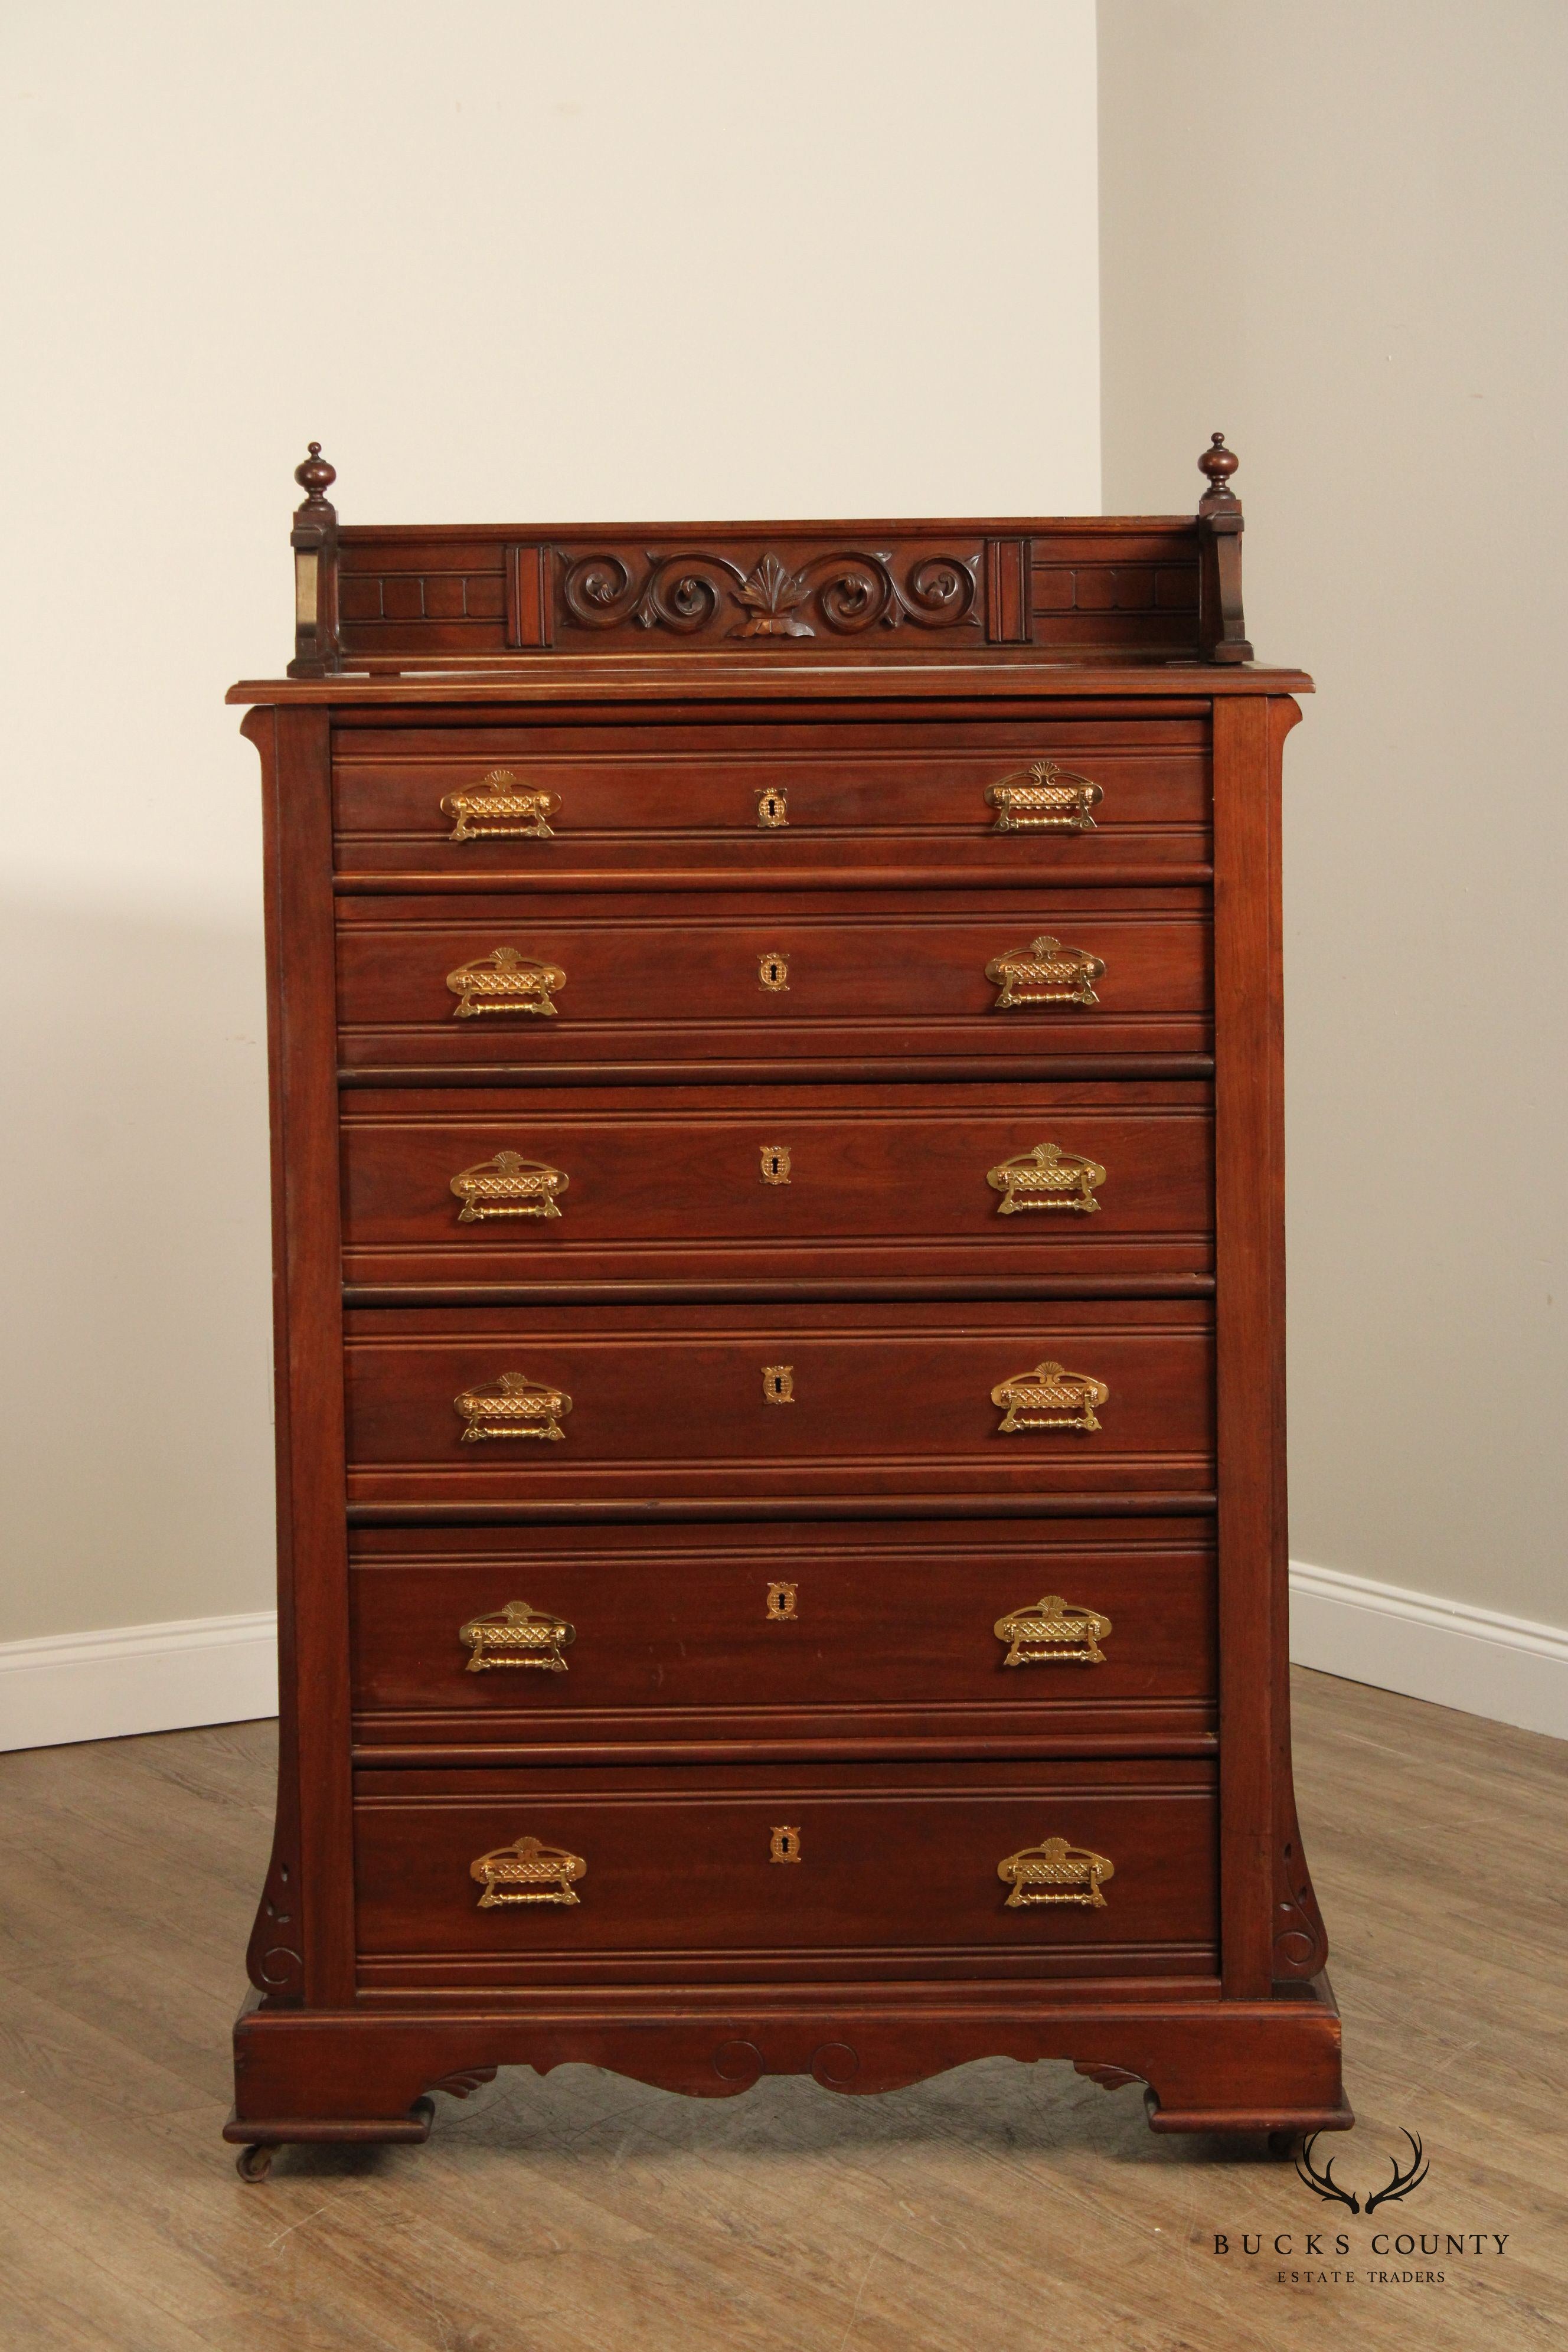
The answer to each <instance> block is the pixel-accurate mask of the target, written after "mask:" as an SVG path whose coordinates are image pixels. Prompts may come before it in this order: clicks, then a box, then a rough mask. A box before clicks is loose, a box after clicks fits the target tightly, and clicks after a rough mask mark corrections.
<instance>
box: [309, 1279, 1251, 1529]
mask: <svg viewBox="0 0 1568 2352" xmlns="http://www.w3.org/2000/svg"><path fill="white" fill-rule="evenodd" d="M348 1329H349V1341H348V1370H347V1385H348V1457H349V1463H350V1469H351V1490H352V1492H353V1495H354V1496H355V1497H356V1498H357V1499H360V1500H363V1501H371V1500H376V1499H384V1500H393V1499H395V1498H398V1497H403V1496H406V1497H409V1498H413V1497H416V1496H420V1495H424V1496H427V1497H428V1498H429V1499H431V1500H439V1499H443V1498H446V1497H448V1496H449V1497H451V1498H453V1499H457V1498H460V1497H464V1496H467V1497H470V1498H472V1499H474V1500H479V1499H480V1498H481V1497H485V1496H489V1497H490V1498H493V1499H497V1500H500V1499H502V1498H506V1497H510V1496H520V1497H524V1498H527V1497H532V1498H536V1499H541V1500H542V1499H544V1498H546V1497H548V1496H551V1495H555V1496H563V1497H565V1496H582V1497H584V1498H586V1499H600V1500H607V1499H612V1498H614V1497H616V1496H627V1495H633V1496H642V1495H649V1494H651V1495H658V1496H667V1495H670V1494H685V1495H691V1496H700V1495H702V1494H731V1495H741V1494H751V1493H756V1492H763V1493H773V1492H774V1491H776V1487H777V1483H778V1481H779V1480H781V1479H784V1480H787V1481H789V1482H790V1483H791V1484H792V1485H793V1484H795V1483H797V1482H798V1483H799V1484H800V1485H801V1486H805V1487H807V1488H810V1489H812V1490H814V1491H817V1492H821V1493H835V1492H857V1491H861V1490H862V1488H864V1489H865V1490H867V1491H872V1492H884V1491H888V1490H889V1488H891V1489H892V1490H893V1491H898V1490H900V1489H901V1488H908V1487H910V1486H921V1487H927V1488H930V1487H936V1486H946V1485H952V1486H954V1487H955V1488H956V1489H957V1490H958V1491H973V1490H974V1489H975V1487H976V1486H983V1487H1013V1486H1019V1485H1022V1486H1024V1488H1025V1489H1026V1490H1028V1491H1034V1490H1035V1489H1036V1488H1038V1489H1039V1490H1040V1491H1047V1490H1050V1491H1056V1490H1066V1491H1069V1492H1094V1491H1099V1490H1100V1488H1102V1487H1105V1488H1108V1489H1111V1490H1117V1489H1126V1488H1129V1487H1131V1488H1136V1489H1151V1488H1152V1489H1158V1488H1161V1487H1163V1486H1171V1487H1172V1489H1173V1490H1178V1489H1184V1488H1191V1487H1194V1486H1196V1487H1199V1488H1205V1489H1206V1487H1207V1486H1208V1485H1209V1483H1210V1475H1211V1465H1212V1453H1213V1443H1214V1407H1213V1394H1212V1390H1213V1373H1212V1363H1213V1355H1212V1339H1211V1317H1210V1314H1209V1311H1208V1307H1207V1305H1206V1303H1204V1304H1200V1303H1198V1302H1195V1301H1192V1302H1189V1301H1186V1300H1172V1301H1168V1302H1167V1301H1163V1300H1148V1299H1137V1300H1126V1301H1118V1302H1115V1303H1108V1304H1104V1305H1099V1304H1089V1303H1087V1302H1079V1301H1073V1300H1068V1301H1064V1302H1061V1303H1059V1304H1054V1305H1050V1306H1046V1305H1038V1306H1033V1307H1016V1306H1013V1305H1007V1306H1001V1307H997V1306H990V1305H985V1306H981V1305H976V1306H973V1307H948V1306H931V1307H829V1308H809V1307H773V1308H771V1309H769V1310H767V1311H766V1319H765V1320H763V1319H762V1310H733V1309H722V1308H717V1307H708V1308H703V1307H692V1308H676V1307H664V1308H660V1307H651V1308H641V1309H633V1308H617V1307H584V1308H580V1309H577V1310H575V1311H574V1313H573V1314H572V1315H571V1317H570V1318H561V1317H560V1316H555V1317H548V1316H546V1315H544V1314H542V1313H541V1314H538V1315H534V1314H531V1313H529V1312H528V1311H526V1310H521V1309H515V1308H514V1309H494V1310H482V1309H466V1310H457V1311H444V1310H435V1309H426V1310H418V1309H404V1308H390V1309H385V1310H376V1309H362V1310H357V1311H355V1312H353V1313H351V1314H350V1316H349V1318H348ZM1048 1365H1055V1366H1057V1367H1058V1370H1059V1377H1058V1378H1057V1379H1056V1380H1054V1381H1053V1379H1052V1377H1051V1375H1050V1374H1049V1373H1046V1374H1045V1375H1044V1384H1043V1386H1042V1385H1041V1384H1040V1382H1039V1381H1037V1377H1036V1376H1037V1371H1038V1370H1039V1368H1042V1367H1045V1366H1048ZM509 1381H510V1382H512V1383H513V1384H514V1385H513V1386H512V1388H511V1390H510V1393H509V1391H508V1389H507V1385H506V1384H507V1383H508V1382H509ZM1010 1383H1013V1384H1017V1383H1021V1384H1022V1385H1021V1386H1016V1387H1015V1388H1013V1389H1011V1390H1010V1391H1009V1394H1010V1395H1012V1396H1014V1397H1015V1398H1016V1402H1013V1403H1011V1404H1010V1403H1009V1402H1006V1401H1005V1400H1002V1399H998V1398H997V1396H996V1392H997V1391H999V1390H1001V1389H1004V1388H1006V1387H1007V1386H1008V1384H1010ZM1083 1383H1088V1385H1089V1390H1090V1391H1092V1390H1093V1389H1094V1386H1095V1384H1096V1383H1098V1384H1100V1388H1101V1389H1102V1390H1103V1391H1108V1393H1105V1394H1103V1395H1102V1396H1101V1397H1100V1402H1098V1403H1097V1402H1095V1401H1094V1396H1093V1395H1092V1394H1090V1393H1086V1391H1085V1388H1084V1386H1083ZM459 1398H460V1399H462V1400H463V1402H462V1404H461V1405H458V1404H457V1403H455V1402H454V1400H456V1399H459ZM1090 1421H1092V1422H1093V1423H1094V1424H1095V1425H1094V1426H1092V1427H1091V1426H1089V1425H1088V1424H1089V1422H1090ZM1042 1422H1043V1423H1047V1424H1049V1425H1046V1426H1042V1425H1040V1423H1042ZM1008 1423H1011V1425H1010V1426H1005V1424H1008ZM470 1429H472V1430H474V1431H475V1432H476V1434H475V1435H473V1436H469V1435H468V1432H469V1430H470ZM498 1429H499V1430H500V1431H501V1432H502V1434H500V1435H495V1434H493V1432H494V1431H496V1430H498Z"/></svg>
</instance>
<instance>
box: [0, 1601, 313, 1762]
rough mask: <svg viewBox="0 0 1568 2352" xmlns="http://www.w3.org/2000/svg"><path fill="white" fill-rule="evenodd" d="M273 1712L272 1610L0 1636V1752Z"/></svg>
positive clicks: (274, 1648)
mask: <svg viewBox="0 0 1568 2352" xmlns="http://www.w3.org/2000/svg"><path fill="white" fill-rule="evenodd" d="M277 1712H278V1612H277V1611H276V1610H275V1609H254V1610H247V1611H246V1612H244V1613H243V1614H242V1615H239V1616H231V1617H180V1618H175V1619H173V1620H172V1621H170V1622H167V1623H164V1624H157V1625H110V1626H108V1627H106V1628H105V1629H103V1630H102V1631H100V1632H98V1633H47V1634H45V1635H43V1636H42V1637H41V1638H39V1639H37V1640H34V1641H28V1642H3V1643H0V1749H7V1748H58V1747H66V1746H68V1745H70V1744H72V1743H74V1742H75V1741H77V1740H79V1739H126V1738H132V1737H133V1736H134V1735H136V1734H138V1733H141V1732H148V1731H188V1730H190V1729H192V1728H193V1727H195V1725H197V1724H202V1723H247V1722H250V1721H253V1720H254V1719H255V1718H257V1717H261V1716H270V1715H276V1714H277Z"/></svg>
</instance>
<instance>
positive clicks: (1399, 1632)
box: [1290, 1559, 1568, 1739]
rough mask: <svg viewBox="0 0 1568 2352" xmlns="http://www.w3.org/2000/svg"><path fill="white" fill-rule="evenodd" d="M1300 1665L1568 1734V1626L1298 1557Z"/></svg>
mask: <svg viewBox="0 0 1568 2352" xmlns="http://www.w3.org/2000/svg"><path fill="white" fill-rule="evenodd" d="M1290 1655H1291V1657H1292V1658H1293V1659H1294V1661H1295V1663H1296V1664H1298V1665H1299V1666H1316V1667H1317V1668H1318V1670H1319V1672H1320V1673H1321V1674H1325V1675H1341V1676H1342V1677H1343V1679H1344V1680H1345V1681H1347V1682H1352V1683H1372V1684H1373V1685H1375V1687H1376V1688H1377V1689H1379V1690H1391V1691H1403V1692H1404V1694H1405V1696H1406V1697H1407V1698H1425V1699H1430V1700H1431V1701H1432V1702H1433V1703H1434V1705H1436V1706H1456V1707H1458V1708H1460V1709H1461V1710H1462V1712H1463V1713H1464V1714H1466V1715H1485V1716H1489V1717H1491V1718H1492V1720H1493V1721H1494V1722H1497V1723H1515V1724H1518V1725H1519V1726H1520V1727H1521V1729H1523V1730H1525V1731H1546V1732H1551V1733H1552V1735H1553V1736H1554V1737H1555V1738H1558V1739H1568V1631H1565V1630H1564V1629H1563V1628H1562V1627H1561V1626H1557V1625H1535V1624H1532V1623H1531V1622H1530V1621H1529V1619H1528V1618H1524V1617H1505V1616H1504V1615H1503V1613H1502V1612H1501V1611H1500V1610H1498V1609H1474V1608H1471V1607H1470V1606H1469V1605H1468V1602H1466V1601H1440V1600H1438V1599H1437V1598H1436V1596H1435V1595H1434V1594H1432V1593H1429V1592H1410V1591H1405V1588H1404V1587H1403V1586H1401V1585H1397V1584H1379V1583H1377V1582H1376V1581H1375V1580H1373V1578H1372V1577H1370V1576H1346V1575H1344V1574H1343V1573H1342V1571H1341V1570H1339V1569H1337V1568H1312V1567H1310V1565H1309V1564H1308V1562H1307V1561H1305V1560H1300V1559H1296V1560H1292V1561H1291V1563H1290Z"/></svg>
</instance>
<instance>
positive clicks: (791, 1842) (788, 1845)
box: [768, 1828, 800, 1862]
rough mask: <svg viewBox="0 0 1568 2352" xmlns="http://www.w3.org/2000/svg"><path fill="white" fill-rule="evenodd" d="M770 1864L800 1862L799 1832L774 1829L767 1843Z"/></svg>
mask: <svg viewBox="0 0 1568 2352" xmlns="http://www.w3.org/2000/svg"><path fill="white" fill-rule="evenodd" d="M768 1859H769V1861H770V1862H798V1861H799V1860H800V1832H799V1831H798V1830H797V1829H788V1828H785V1829H776V1830H774V1832H773V1836H772V1837H771V1839H770V1840H769V1842H768Z"/></svg>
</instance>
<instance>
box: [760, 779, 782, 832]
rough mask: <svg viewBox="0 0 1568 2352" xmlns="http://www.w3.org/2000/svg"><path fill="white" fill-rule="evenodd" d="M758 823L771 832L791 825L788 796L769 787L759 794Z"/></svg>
mask: <svg viewBox="0 0 1568 2352" xmlns="http://www.w3.org/2000/svg"><path fill="white" fill-rule="evenodd" d="M757 823H758V824H760V825H762V826H763V828H764V829H765V830H767V831H769V832H773V831H775V830H776V829H777V828H778V827H779V826H780V825H784V824H788V823H789V797H788V794H787V793H784V792H782V791H780V790H778V789H777V788H776V787H773V786H769V787H766V788H764V789H763V791H761V792H759V793H758V794H757Z"/></svg>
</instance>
